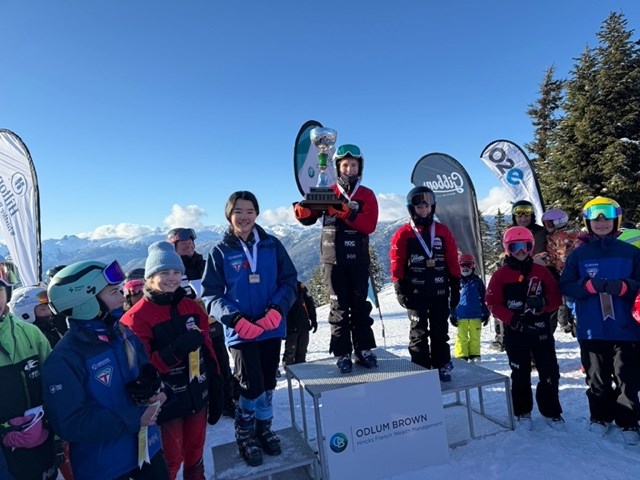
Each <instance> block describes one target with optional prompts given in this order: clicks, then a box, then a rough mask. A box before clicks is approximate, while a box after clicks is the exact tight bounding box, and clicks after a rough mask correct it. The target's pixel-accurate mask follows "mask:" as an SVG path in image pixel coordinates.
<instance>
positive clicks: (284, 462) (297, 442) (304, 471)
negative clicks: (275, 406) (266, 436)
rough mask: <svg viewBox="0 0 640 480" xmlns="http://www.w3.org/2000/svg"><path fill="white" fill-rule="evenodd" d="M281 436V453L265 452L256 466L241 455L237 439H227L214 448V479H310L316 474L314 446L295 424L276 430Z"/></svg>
mask: <svg viewBox="0 0 640 480" xmlns="http://www.w3.org/2000/svg"><path fill="white" fill-rule="evenodd" d="M276 433H277V435H278V437H279V438H280V446H281V447H282V454H280V455H277V456H275V457H272V456H270V455H267V454H263V463H262V465H259V466H257V467H250V466H249V465H247V464H246V463H245V461H244V460H243V459H242V458H241V457H240V453H239V452H238V446H237V445H236V442H235V441H234V442H230V443H225V444H224V445H218V446H216V447H213V448H212V449H211V451H212V453H213V468H214V473H213V477H211V478H212V479H215V480H238V479H241V478H242V479H247V480H249V479H252V478H255V479H257V478H269V479H274V480H275V479H278V480H280V479H282V480H284V479H286V480H309V479H311V478H313V477H312V476H311V475H310V474H309V473H308V471H309V469H310V468H311V466H312V465H313V463H314V462H315V461H316V455H315V453H314V452H313V450H311V448H310V447H309V445H308V444H307V442H306V441H305V439H304V438H303V436H302V434H301V433H300V432H298V430H297V429H296V428H295V427H289V428H285V429H283V430H277V431H276Z"/></svg>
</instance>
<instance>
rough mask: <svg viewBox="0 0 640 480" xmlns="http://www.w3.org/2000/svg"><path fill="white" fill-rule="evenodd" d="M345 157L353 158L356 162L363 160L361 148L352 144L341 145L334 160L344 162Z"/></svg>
mask: <svg viewBox="0 0 640 480" xmlns="http://www.w3.org/2000/svg"><path fill="white" fill-rule="evenodd" d="M344 157H353V158H355V159H356V160H360V159H361V158H362V152H361V151H360V147H358V146H357V145H351V144H346V145H340V146H339V147H338V149H337V150H336V153H334V154H333V159H334V160H342V159H343V158H344Z"/></svg>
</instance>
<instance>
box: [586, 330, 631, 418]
mask: <svg viewBox="0 0 640 480" xmlns="http://www.w3.org/2000/svg"><path fill="white" fill-rule="evenodd" d="M580 359H581V361H582V365H583V366H584V369H585V373H586V375H587V385H588V386H589V389H588V390H587V399H588V400H589V413H590V414H591V420H592V421H593V420H597V421H600V422H612V421H614V420H615V422H616V424H617V425H618V426H619V427H620V428H625V427H635V426H637V425H638V415H639V414H640V405H639V404H638V391H639V390H640V344H638V343H636V342H621V341H607V340H580ZM614 383H615V386H614Z"/></svg>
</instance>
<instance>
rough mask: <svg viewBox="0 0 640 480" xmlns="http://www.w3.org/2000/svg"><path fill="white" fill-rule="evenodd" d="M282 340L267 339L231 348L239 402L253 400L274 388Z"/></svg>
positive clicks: (239, 344)
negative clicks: (243, 399)
mask: <svg viewBox="0 0 640 480" xmlns="http://www.w3.org/2000/svg"><path fill="white" fill-rule="evenodd" d="M281 345H282V340H281V339H279V338H269V339H267V340H263V341H260V342H244V343H238V344H236V345H233V346H231V348H230V350H231V357H232V358H233V362H234V364H235V374H236V377H237V379H238V381H239V382H240V400H242V398H243V397H244V398H245V399H247V400H254V399H256V398H258V397H259V396H260V395H262V394H263V393H264V392H266V391H269V390H274V389H275V388H276V383H277V380H276V371H277V370H278V364H279V363H280V348H281Z"/></svg>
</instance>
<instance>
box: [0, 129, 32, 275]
mask: <svg viewBox="0 0 640 480" xmlns="http://www.w3.org/2000/svg"><path fill="white" fill-rule="evenodd" d="M0 231H1V232H2V236H3V240H4V242H5V243H6V244H7V249H8V250H9V254H10V255H11V260H12V262H13V263H14V264H15V266H16V267H17V268H18V274H19V276H20V280H21V282H22V285H25V286H26V285H37V284H38V283H39V281H40V278H39V277H40V256H39V251H40V212H39V194H38V185H37V180H36V173H35V169H34V168H33V163H32V162H31V156H30V155H29V150H28V149H27V147H26V146H25V144H24V143H23V142H22V140H20V138H19V137H18V136H17V135H16V134H15V133H13V132H10V131H9V130H4V129H0Z"/></svg>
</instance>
